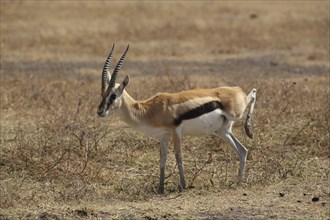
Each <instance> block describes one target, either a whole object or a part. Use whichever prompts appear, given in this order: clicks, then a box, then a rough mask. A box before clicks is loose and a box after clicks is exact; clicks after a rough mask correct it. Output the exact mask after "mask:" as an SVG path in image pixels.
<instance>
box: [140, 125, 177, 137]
mask: <svg viewBox="0 0 330 220" xmlns="http://www.w3.org/2000/svg"><path fill="white" fill-rule="evenodd" d="M138 129H139V130H140V131H142V132H143V133H145V134H146V135H147V136H150V137H153V138H155V139H157V140H160V139H164V138H166V137H170V135H171V131H170V130H169V129H166V128H155V127H150V126H148V125H142V126H139V127H138Z"/></svg>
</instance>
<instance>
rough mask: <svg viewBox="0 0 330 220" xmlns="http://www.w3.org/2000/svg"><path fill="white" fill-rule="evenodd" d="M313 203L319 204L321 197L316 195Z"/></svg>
mask: <svg viewBox="0 0 330 220" xmlns="http://www.w3.org/2000/svg"><path fill="white" fill-rule="evenodd" d="M312 201H313V202H318V201H320V197H319V196H315V195H314V196H313V198H312Z"/></svg>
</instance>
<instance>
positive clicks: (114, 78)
mask: <svg viewBox="0 0 330 220" xmlns="http://www.w3.org/2000/svg"><path fill="white" fill-rule="evenodd" d="M128 48H129V44H128V45H127V48H126V50H125V52H124V53H123V55H122V56H121V58H120V60H119V62H118V63H117V65H116V68H115V70H114V71H113V73H112V75H111V80H110V83H109V86H110V88H113V87H114V86H115V83H116V78H117V75H118V73H119V70H120V67H121V66H122V65H123V63H124V60H125V57H126V54H127V51H128Z"/></svg>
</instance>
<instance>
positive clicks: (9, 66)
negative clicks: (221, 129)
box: [0, 1, 330, 219]
mask: <svg viewBox="0 0 330 220" xmlns="http://www.w3.org/2000/svg"><path fill="white" fill-rule="evenodd" d="M327 7H328V8H329V3H328V2H317V1H314V2H305V1H304V2H281V3H278V2H267V3H261V2H249V3H244V4H238V3H229V2H209V3H208V4H204V3H200V2H188V3H183V2H182V3H175V2H161V3H146V2H144V3H138V2H126V3H120V2H97V3H90V2H79V3H78V2H51V3H50V2H33V1H32V2H23V1H8V2H6V1H2V2H1V27H0V28H1V69H0V71H1V72H0V74H1V79H0V85H1V87H0V98H1V99H0V100H1V102H0V109H1V112H0V113H1V138H0V143H1V161H0V170H1V179H0V185H1V188H0V192H1V201H0V207H1V209H0V210H1V211H0V218H14V219H15V218H25V219H30V218H37V219H62V218H64V219H75V218H84V217H86V218H87V217H88V218H101V219H103V218H104V219H109V218H117V219H185V218H187V219H189V218H192V217H194V218H200V219H269V218H273V219H304V218H308V219H327V218H328V217H329V214H330V213H329V211H328V209H327V208H329V202H330V201H329V195H330V192H329V126H330V124H329V118H330V111H329V87H328V85H329V63H328V61H329V49H330V48H329V12H328V11H327V10H326V9H327ZM32 12H35V13H32ZM191 15H194V16H192V17H191ZM188 17H189V19H188ZM114 41H115V42H116V43H117V45H118V52H117V55H118V54H119V53H120V52H119V51H120V49H123V48H124V47H125V46H126V43H127V42H129V43H130V44H131V50H130V53H129V56H128V59H127V62H126V63H125V66H124V68H123V70H122V73H121V74H122V75H121V77H123V75H124V74H127V73H129V74H130V75H131V78H132V79H131V83H130V85H129V87H128V92H129V93H130V94H132V96H133V97H135V98H137V99H144V98H147V97H149V96H151V95H153V94H154V93H156V92H159V91H168V92H170V91H173V92H174V91H180V90H183V89H190V88H197V87H204V88H208V87H215V86H221V85H240V86H241V87H242V88H243V89H244V90H245V91H249V90H250V89H251V88H252V87H256V88H258V100H257V105H256V109H255V115H254V119H253V123H254V131H255V139H254V140H249V139H248V138H247V137H246V136H245V135H244V134H243V130H242V124H240V123H237V125H236V126H235V128H234V132H235V133H236V134H237V136H238V137H239V139H240V140H241V141H242V142H243V143H244V144H245V145H246V146H247V148H248V149H249V158H248V165H247V167H248V170H247V173H246V182H245V183H244V185H243V187H242V188H237V187H236V185H235V184H234V181H235V179H236V175H237V169H238V164H237V157H236V155H235V154H234V152H233V151H232V150H231V149H229V148H228V147H227V146H226V145H225V144H224V142H222V141H221V140H220V139H218V138H216V137H215V136H211V137H203V138H192V137H185V140H184V166H185V172H186V178H187V181H188V185H189V186H190V188H189V189H188V190H186V191H184V192H183V193H179V192H178V189H177V184H178V174H177V170H176V168H175V162H174V161H175V159H174V155H172V154H169V159H168V164H167V170H166V174H167V175H168V178H167V179H166V183H165V184H166V185H165V189H166V192H165V195H164V196H159V195H158V194H157V193H156V189H157V187H158V173H159V170H158V166H159V165H158V160H159V149H158V143H157V141H155V140H152V139H149V138H147V137H144V136H142V135H141V134H140V133H139V132H137V131H134V130H133V129H131V128H129V127H128V126H126V125H125V124H124V123H122V122H120V121H119V120H118V119H117V118H116V117H115V116H110V117H108V118H106V119H101V118H98V117H97V116H96V114H95V112H96V107H97V105H98V101H99V91H100V85H99V84H100V77H99V76H100V69H101V68H102V63H103V60H104V56H105V55H106V54H107V52H108V49H109V47H110V46H111V44H112V42H114ZM146 81H147V83H146ZM280 192H283V193H284V194H285V196H284V197H279V196H278V195H279V193H280ZM313 195H318V196H320V202H316V203H314V202H311V197H312V196H313ZM173 207H176V208H173Z"/></svg>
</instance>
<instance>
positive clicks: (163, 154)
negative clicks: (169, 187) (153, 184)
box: [159, 141, 167, 194]
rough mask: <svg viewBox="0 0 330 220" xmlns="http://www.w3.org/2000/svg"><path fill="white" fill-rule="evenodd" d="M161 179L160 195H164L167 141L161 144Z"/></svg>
mask: <svg viewBox="0 0 330 220" xmlns="http://www.w3.org/2000/svg"><path fill="white" fill-rule="evenodd" d="M160 144H161V146H160V178H159V193H161V194H162V193H164V182H165V165H166V158H167V141H161V142H160Z"/></svg>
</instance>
